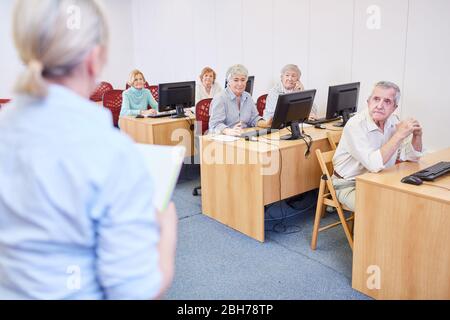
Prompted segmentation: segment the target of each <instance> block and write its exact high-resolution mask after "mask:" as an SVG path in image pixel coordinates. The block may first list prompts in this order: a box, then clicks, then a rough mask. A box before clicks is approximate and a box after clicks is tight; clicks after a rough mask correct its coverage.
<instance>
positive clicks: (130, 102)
mask: <svg viewBox="0 0 450 320" xmlns="http://www.w3.org/2000/svg"><path fill="white" fill-rule="evenodd" d="M128 84H129V85H130V88H129V89H128V90H126V91H124V92H123V93H122V109H121V110H120V115H121V116H137V115H139V114H140V115H144V116H145V115H151V114H156V111H157V110H158V103H157V102H156V100H155V98H153V96H152V93H151V92H150V90H148V89H146V88H145V77H144V74H143V73H142V72H141V71H139V70H133V71H131V74H130V80H129V81H128ZM149 106H150V107H151V108H150V109H148V107H149Z"/></svg>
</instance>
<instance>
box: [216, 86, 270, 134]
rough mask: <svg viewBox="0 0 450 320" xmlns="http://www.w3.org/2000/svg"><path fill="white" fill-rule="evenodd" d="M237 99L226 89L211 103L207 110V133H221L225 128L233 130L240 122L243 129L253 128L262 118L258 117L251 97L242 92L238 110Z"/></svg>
mask: <svg viewBox="0 0 450 320" xmlns="http://www.w3.org/2000/svg"><path fill="white" fill-rule="evenodd" d="M236 99H237V97H236V95H235V94H234V93H233V92H232V91H231V89H230V88H229V87H228V88H227V89H226V90H225V91H223V92H221V93H220V94H219V95H218V96H216V97H215V98H214V99H213V100H212V101H211V108H210V110H209V115H210V118H209V132H211V133H222V131H223V130H225V129H226V128H233V127H234V126H235V125H236V124H238V123H239V121H241V122H242V123H243V126H242V127H243V128H253V127H256V124H257V123H258V121H259V120H261V119H262V118H261V117H260V116H259V113H258V110H257V109H256V105H255V103H254V102H253V99H252V97H251V95H250V94H249V93H247V92H244V93H243V94H242V96H241V105H240V108H239V107H238V105H237V100H236Z"/></svg>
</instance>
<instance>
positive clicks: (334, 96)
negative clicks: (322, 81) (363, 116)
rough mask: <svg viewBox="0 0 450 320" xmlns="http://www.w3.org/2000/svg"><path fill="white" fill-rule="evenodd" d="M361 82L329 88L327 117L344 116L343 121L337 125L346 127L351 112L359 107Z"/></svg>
mask: <svg viewBox="0 0 450 320" xmlns="http://www.w3.org/2000/svg"><path fill="white" fill-rule="evenodd" d="M359 87H360V82H355V83H347V84H341V85H338V86H332V87H330V88H329V90H328V105H327V119H331V118H334V117H337V116H342V120H343V121H342V123H340V124H336V125H335V126H336V127H344V126H345V125H346V124H347V121H348V120H349V119H350V114H351V113H354V112H356V111H357V109H358V98H359Z"/></svg>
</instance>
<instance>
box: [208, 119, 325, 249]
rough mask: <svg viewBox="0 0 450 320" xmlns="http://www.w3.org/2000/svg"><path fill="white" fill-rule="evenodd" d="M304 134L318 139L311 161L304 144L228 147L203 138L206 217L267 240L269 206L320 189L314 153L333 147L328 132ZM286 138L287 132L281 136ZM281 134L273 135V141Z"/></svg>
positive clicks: (245, 143)
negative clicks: (266, 212)
mask: <svg viewBox="0 0 450 320" xmlns="http://www.w3.org/2000/svg"><path fill="white" fill-rule="evenodd" d="M305 131H306V132H307V133H308V134H309V135H311V136H312V138H313V140H314V142H313V146H312V149H311V153H310V155H309V157H308V158H305V150H306V144H305V142H304V141H303V140H297V141H269V143H266V142H264V141H265V140H266V139H264V138H260V139H259V141H260V142H248V141H245V140H244V139H240V140H239V141H236V142H228V143H226V142H219V141H214V140H211V136H204V137H202V138H201V139H200V147H201V151H202V152H201V180H202V183H201V184H202V212H203V214H205V215H207V216H209V217H211V218H213V219H215V220H217V221H219V222H221V223H223V224H225V225H227V226H229V227H231V228H233V229H235V230H238V231H240V232H242V233H244V234H246V235H248V236H249V237H252V238H254V239H256V240H258V241H261V242H264V206H265V205H268V204H271V203H274V202H277V201H280V200H283V199H286V198H290V197H293V196H295V195H298V194H301V193H304V192H307V191H310V190H313V189H316V188H318V187H319V179H320V176H321V170H320V167H319V164H318V161H317V159H316V156H315V150H316V149H321V150H322V151H329V150H331V147H330V145H329V143H328V140H327V137H326V130H320V129H315V128H307V129H306V130H305ZM285 134H288V131H287V130H283V131H282V132H281V135H285ZM279 136H280V134H273V135H271V136H270V139H279ZM272 144H275V145H272ZM277 144H278V145H277ZM280 163H281V165H279V164H280Z"/></svg>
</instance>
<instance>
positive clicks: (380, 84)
mask: <svg viewBox="0 0 450 320" xmlns="http://www.w3.org/2000/svg"><path fill="white" fill-rule="evenodd" d="M375 88H383V89H394V90H395V105H397V106H398V104H399V102H400V97H401V92H400V88H399V86H398V85H396V84H395V83H393V82H390V81H380V82H378V83H376V84H375V86H374V90H375ZM372 96H373V90H372V94H371V95H370V97H369V100H370V98H372Z"/></svg>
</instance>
